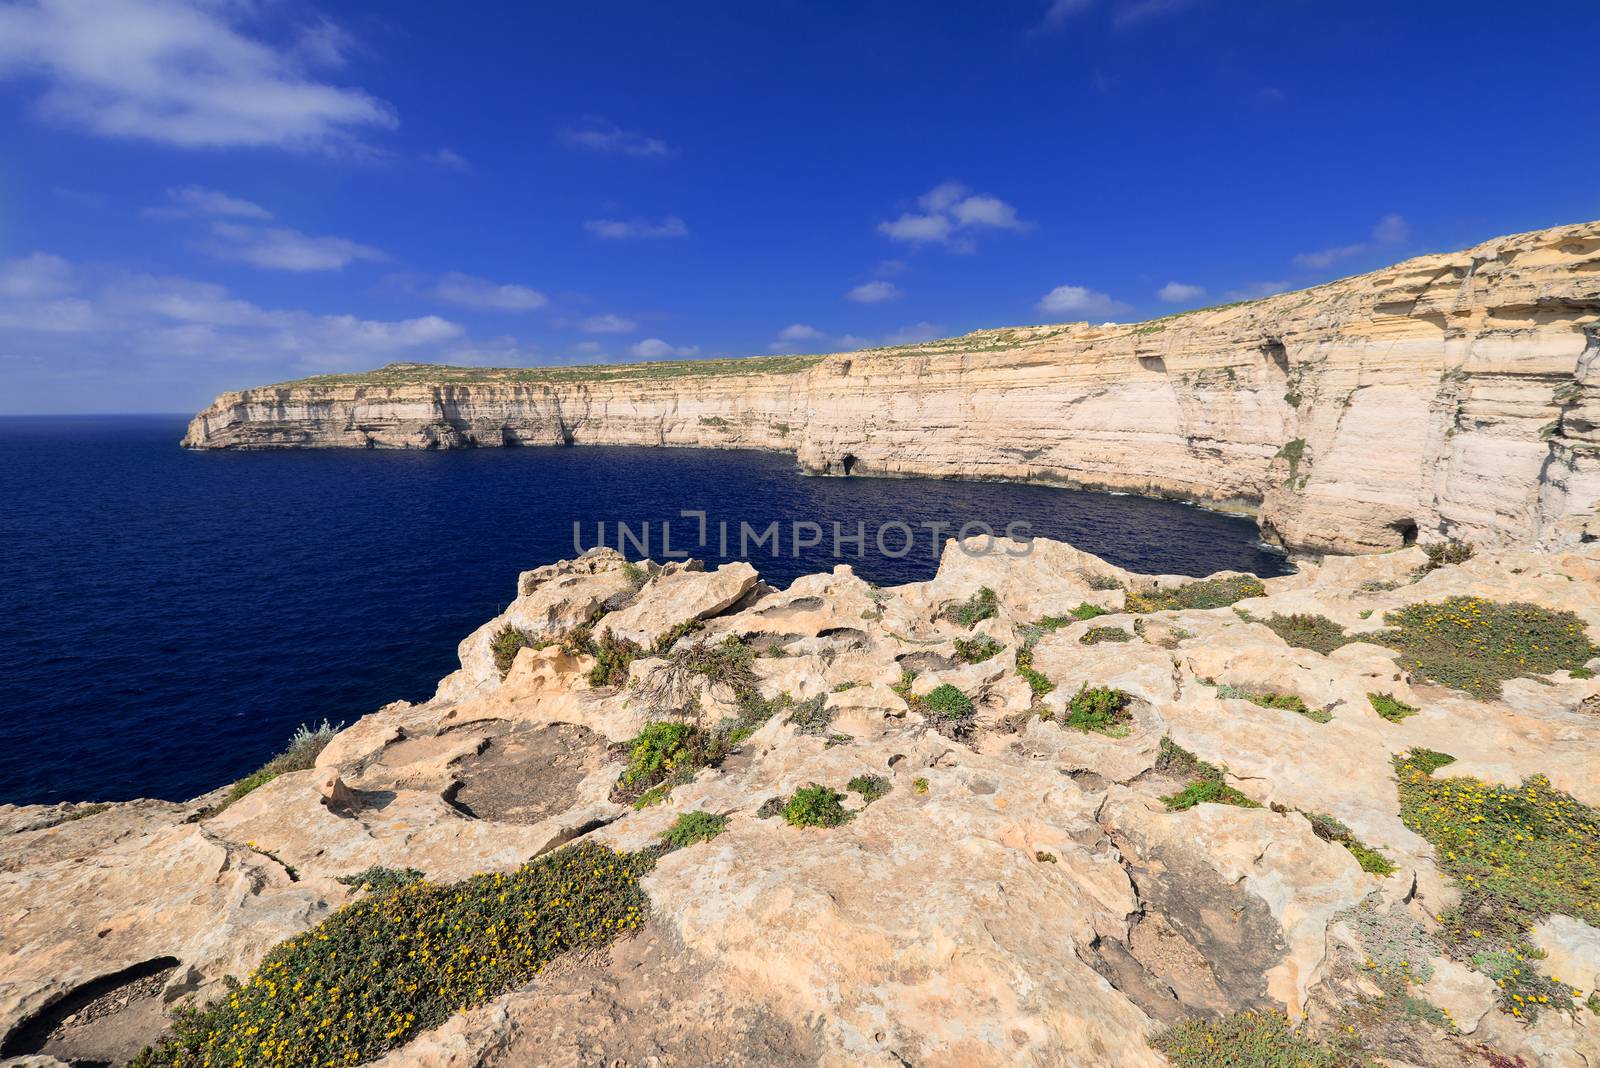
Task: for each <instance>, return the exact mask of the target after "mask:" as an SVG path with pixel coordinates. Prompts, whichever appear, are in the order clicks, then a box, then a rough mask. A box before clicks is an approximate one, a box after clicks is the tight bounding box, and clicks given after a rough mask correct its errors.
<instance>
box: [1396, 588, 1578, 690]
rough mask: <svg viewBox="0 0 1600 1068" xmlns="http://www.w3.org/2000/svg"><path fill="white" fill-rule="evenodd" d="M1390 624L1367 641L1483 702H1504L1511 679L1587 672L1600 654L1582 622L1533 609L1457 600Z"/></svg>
mask: <svg viewBox="0 0 1600 1068" xmlns="http://www.w3.org/2000/svg"><path fill="white" fill-rule="evenodd" d="M1384 622H1386V623H1388V624H1389V626H1391V627H1393V628H1395V629H1393V630H1389V631H1384V632H1382V633H1380V634H1376V635H1370V636H1368V640H1371V641H1377V642H1382V643H1383V644H1385V645H1389V646H1392V647H1393V648H1395V649H1398V650H1399V651H1400V662H1401V663H1402V664H1403V665H1405V667H1406V668H1407V669H1408V670H1410V671H1414V672H1416V673H1417V674H1419V675H1422V676H1423V677H1425V678H1429V679H1432V680H1434V681H1435V682H1438V683H1442V684H1443V685H1445V686H1449V687H1451V688H1452V689H1457V690H1466V691H1467V692H1468V693H1471V694H1473V695H1474V696H1476V697H1478V698H1485V697H1498V696H1499V694H1500V683H1501V682H1503V681H1504V680H1506V679H1514V678H1517V677H1518V676H1520V675H1542V674H1548V673H1549V672H1552V671H1559V670H1560V669H1562V668H1568V669H1571V668H1575V667H1582V666H1583V663H1584V661H1586V660H1588V659H1590V658H1591V657H1593V656H1594V655H1595V654H1596V653H1597V652H1600V650H1597V649H1596V648H1595V647H1594V646H1593V645H1591V644H1590V642H1589V638H1588V635H1587V633H1586V632H1585V631H1584V625H1583V620H1581V619H1579V618H1578V617H1577V616H1576V615H1574V614H1572V613H1571V612H1552V611H1551V610H1549V609H1548V608H1540V607H1539V606H1538V605H1533V604H1521V603H1515V604H1499V603H1497V602H1495V601H1487V600H1484V599H1483V598H1481V597H1451V598H1449V599H1448V600H1445V601H1441V602H1437V603H1427V604H1414V605H1409V606H1407V607H1406V608H1404V609H1401V610H1400V611H1398V612H1390V613H1389V614H1387V615H1386V616H1384Z"/></svg>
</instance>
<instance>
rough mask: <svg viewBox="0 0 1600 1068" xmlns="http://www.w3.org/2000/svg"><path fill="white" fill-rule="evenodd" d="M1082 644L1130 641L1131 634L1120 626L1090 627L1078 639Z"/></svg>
mask: <svg viewBox="0 0 1600 1068" xmlns="http://www.w3.org/2000/svg"><path fill="white" fill-rule="evenodd" d="M1078 641H1079V642H1081V643H1082V644H1084V645H1099V644H1100V643H1101V642H1131V641H1133V635H1131V634H1129V633H1128V632H1127V631H1125V630H1123V629H1122V628H1121V627H1090V628H1089V629H1088V630H1086V631H1084V632H1083V637H1081V638H1079V639H1078Z"/></svg>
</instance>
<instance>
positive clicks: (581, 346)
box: [572, 341, 606, 356]
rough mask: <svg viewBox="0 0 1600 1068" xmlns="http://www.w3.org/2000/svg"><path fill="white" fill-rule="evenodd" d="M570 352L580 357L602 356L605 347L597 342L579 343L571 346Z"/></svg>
mask: <svg viewBox="0 0 1600 1068" xmlns="http://www.w3.org/2000/svg"><path fill="white" fill-rule="evenodd" d="M572 351H573V352H576V353H577V354H578V355H580V356H603V355H605V351H606V347H605V346H604V345H602V344H600V342H598V341H580V342H578V343H577V344H576V345H574V346H572Z"/></svg>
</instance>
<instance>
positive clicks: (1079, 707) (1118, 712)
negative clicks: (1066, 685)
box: [1062, 683, 1133, 737]
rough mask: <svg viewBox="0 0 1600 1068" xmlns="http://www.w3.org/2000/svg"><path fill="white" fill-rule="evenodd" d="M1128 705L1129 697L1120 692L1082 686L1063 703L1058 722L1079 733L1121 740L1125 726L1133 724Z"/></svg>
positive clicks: (1103, 687)
mask: <svg viewBox="0 0 1600 1068" xmlns="http://www.w3.org/2000/svg"><path fill="white" fill-rule="evenodd" d="M1132 703H1133V697H1132V696H1130V695H1129V694H1127V693H1126V692H1124V691H1122V690H1114V689H1111V688H1110V687H1108V686H1095V687H1093V688H1090V686H1089V684H1088V683H1084V684H1083V685H1082V686H1081V687H1079V688H1078V692H1077V693H1075V694H1073V695H1072V700H1071V701H1069V702H1067V712H1066V716H1065V717H1064V718H1063V720H1062V722H1063V723H1064V724H1065V725H1066V726H1068V727H1074V728H1076V729H1078V730H1080V731H1084V732H1088V731H1097V732H1099V733H1100V734H1109V735H1112V736H1113V737H1121V736H1123V735H1125V734H1127V733H1128V725H1129V724H1130V723H1132V722H1133V712H1132V711H1131V710H1130V709H1129V707H1128V706H1129V705H1131V704H1132Z"/></svg>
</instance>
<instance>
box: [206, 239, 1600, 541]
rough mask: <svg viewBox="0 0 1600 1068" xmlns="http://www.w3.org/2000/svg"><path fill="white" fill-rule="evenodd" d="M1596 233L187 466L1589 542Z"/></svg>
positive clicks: (1599, 327)
mask: <svg viewBox="0 0 1600 1068" xmlns="http://www.w3.org/2000/svg"><path fill="white" fill-rule="evenodd" d="M1597 357H1600V222H1596V223H1587V224H1581V225H1573V226H1564V227H1558V228H1555V229H1550V230H1543V231H1538V232H1535V233H1529V234H1521V235H1517V236H1514V237H1506V238H1500V239H1497V240H1494V241H1489V242H1486V243H1484V244H1482V245H1479V246H1477V247H1475V248H1472V249H1468V250H1466V251H1463V252H1458V253H1450V254H1443V255H1434V256H1424V257H1420V258H1417V259H1414V260H1409V261H1407V262H1405V263H1402V264H1399V265H1397V266H1395V267H1392V268H1388V269H1386V270H1382V271H1377V272H1374V273H1372V274H1367V275H1361V276H1358V277H1354V278H1348V279H1344V280H1341V281H1338V282H1333V283H1330V284H1328V285H1324V286H1319V287H1317V288H1315V289H1310V290H1305V291H1301V292H1295V293H1286V294H1282V295H1280V296H1275V297H1269V298H1267V299H1264V300H1259V301H1254V302H1249V303H1245V304H1240V305H1233V306H1228V307H1222V308H1216V309H1210V310H1205V311H1198V312H1192V313H1187V314H1183V315H1176V316H1171V317H1168V318H1166V319H1158V320H1154V321H1151V322H1148V323H1144V324H1139V325H1132V326H1130V325H1120V324H1107V325H1102V326H1091V325H1089V324H1083V323H1078V324H1070V325H1064V326H1054V327H1036V328H1023V329H1015V330H996V331H981V332H978V333H974V334H969V335H967V336H965V337H961V338H953V339H949V340H945V341H938V342H932V343H929V344H926V345H920V346H908V347H903V348H898V349H875V350H867V351H863V352H853V353H841V354H835V355H830V356H825V357H812V358H805V357H782V358H770V359H754V360H747V361H717V362H712V363H705V364H655V365H642V366H635V367H626V368H619V367H609V368H608V367H595V368H572V369H550V370H535V369H529V370H507V371H490V370H478V369H466V368H438V367H430V366H427V365H397V366H393V367H389V368H385V369H383V370H382V371H379V372H374V373H373V374H371V375H353V376H323V377H321V378H313V379H307V380H303V381H300V382H294V383H287V384H284V385H280V386H270V387H264V388H260V389H252V390H244V391H240V392H234V393H226V394H223V395H222V396H221V397H219V398H217V400H216V401H215V402H214V403H213V404H212V405H211V407H210V408H208V409H206V410H205V411H203V412H201V413H200V414H199V415H198V416H196V418H195V419H194V421H193V423H192V424H191V425H190V428H189V432H188V434H187V436H186V437H185V438H184V444H185V445H187V446H190V447H194V448H264V447H281V446H338V447H366V448H373V447H378V448H448V447H462V446H501V445H520V444H563V443H565V444H629V445H700V446H726V447H745V448H764V449H781V450H788V451H792V452H794V453H795V454H796V456H797V457H798V460H799V462H800V464H801V466H802V467H804V468H805V469H807V470H809V471H813V472H817V473H834V474H844V473H854V474H876V475H931V476H940V477H959V478H1004V479H1023V480H1037V481H1050V482H1061V483H1067V484H1073V485H1081V486H1088V487H1094V488H1105V489H1117V490H1128V491H1133V492H1137V493H1151V494H1161V495H1170V496H1176V497H1183V498H1188V499H1192V500H1196V501H1202V502H1210V503H1232V504H1241V505H1248V506H1254V507H1258V508H1259V514H1260V521H1261V525H1262V528H1263V531H1264V532H1265V533H1266V534H1267V535H1268V536H1270V537H1276V538H1278V539H1280V540H1281V541H1283V542H1284V543H1285V544H1287V545H1290V546H1293V547H1297V548H1304V549H1310V550H1326V551H1336V552H1360V551H1370V550H1375V549H1386V548H1393V547H1396V546H1399V545H1402V544H1405V543H1406V542H1408V541H1410V540H1413V539H1416V538H1418V537H1419V536H1420V537H1421V538H1422V539H1423V540H1428V539H1430V538H1434V537H1445V536H1447V537H1456V538H1466V539H1470V540H1473V541H1475V542H1478V543H1480V544H1485V545H1496V544H1498V545H1523V546H1541V547H1556V546H1564V545H1570V544H1574V543H1577V542H1580V541H1585V540H1590V539H1592V538H1595V537H1600V517H1597V516H1596V514H1595V509H1596V503H1597V501H1600V367H1597V366H1596V364H1597V363H1600V359H1597Z"/></svg>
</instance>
